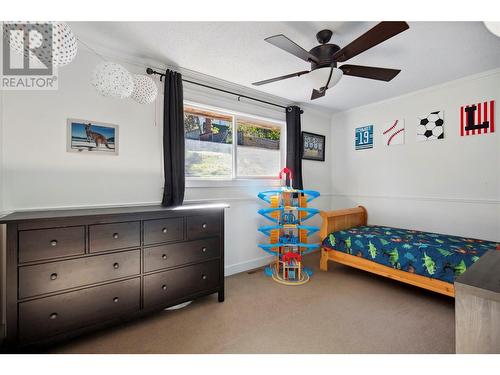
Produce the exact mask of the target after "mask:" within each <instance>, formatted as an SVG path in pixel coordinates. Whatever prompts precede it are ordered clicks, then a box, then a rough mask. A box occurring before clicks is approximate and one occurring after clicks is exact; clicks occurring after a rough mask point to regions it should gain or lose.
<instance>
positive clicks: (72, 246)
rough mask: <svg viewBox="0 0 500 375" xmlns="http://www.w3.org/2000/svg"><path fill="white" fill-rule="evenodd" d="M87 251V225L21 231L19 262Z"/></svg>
mask: <svg viewBox="0 0 500 375" xmlns="http://www.w3.org/2000/svg"><path fill="white" fill-rule="evenodd" d="M83 253H85V227H84V226H78V227H67V228H54V229H37V230H26V231H20V232H19V263H25V262H32V261H36V260H42V259H51V258H58V257H65V256H71V255H80V254H83Z"/></svg>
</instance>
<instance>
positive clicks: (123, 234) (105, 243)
mask: <svg viewBox="0 0 500 375" xmlns="http://www.w3.org/2000/svg"><path fill="white" fill-rule="evenodd" d="M89 238H90V252H99V251H106V250H116V249H124V248H127V247H139V246H140V242H141V225H140V223H139V222H138V221H132V222H128V223H115V224H97V225H91V226H90V227H89Z"/></svg>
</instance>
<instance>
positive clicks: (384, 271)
mask: <svg viewBox="0 0 500 375" xmlns="http://www.w3.org/2000/svg"><path fill="white" fill-rule="evenodd" d="M320 215H321V217H322V218H323V223H322V225H321V230H320V232H319V235H320V237H321V241H323V240H324V239H325V238H326V236H328V235H329V234H330V233H332V232H334V231H339V230H344V229H348V228H352V227H356V226H360V225H366V224H367V219H368V214H367V212H366V209H365V208H364V207H363V206H359V207H356V208H349V209H345V210H336V211H328V212H327V211H321V213H320ZM329 260H332V261H334V262H337V263H341V264H345V265H347V266H351V267H354V268H359V269H361V270H363V271H368V272H371V273H375V274H377V275H381V276H384V277H388V278H390V279H394V280H398V281H401V282H403V283H407V284H411V285H415V286H418V287H420V288H424V289H428V290H431V291H433V292H437V293H441V294H444V295H447V296H450V297H455V287H454V286H453V284H450V283H447V282H445V281H441V280H437V279H432V278H430V277H426V276H421V275H417V274H414V273H410V272H405V271H401V270H397V269H394V268H391V267H388V266H384V265H382V264H379V263H375V262H372V261H370V260H368V259H365V258H361V257H358V256H355V255H350V254H346V253H344V252H341V251H338V250H332V249H329V248H326V247H323V246H322V247H321V260H320V265H319V266H320V268H321V270H322V271H328V261H329Z"/></svg>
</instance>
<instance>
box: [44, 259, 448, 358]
mask: <svg viewBox="0 0 500 375" xmlns="http://www.w3.org/2000/svg"><path fill="white" fill-rule="evenodd" d="M318 262H319V254H313V255H311V256H309V257H307V259H306V263H307V264H308V265H309V266H312V267H313V268H314V271H315V273H314V275H313V277H312V279H311V281H310V282H309V283H307V284H306V285H303V286H297V287H290V286H283V285H279V284H276V283H275V282H273V281H272V280H271V279H270V278H268V277H266V276H264V274H263V272H262V271H258V272H256V273H250V274H248V273H243V274H238V275H233V276H230V277H228V278H226V301H225V302H224V303H217V297H216V295H213V296H209V297H205V298H203V299H200V300H198V301H196V302H193V304H191V305H190V306H189V307H187V308H185V309H183V310H179V311H164V312H160V313H158V314H157V315H153V316H151V317H148V318H146V319H142V320H139V321H134V322H131V323H129V324H126V325H123V326H119V327H116V328H111V329H108V330H104V331H99V332H97V333H93V334H90V335H86V336H84V337H81V338H78V339H76V340H73V341H70V342H66V343H64V344H62V345H60V346H58V347H55V348H53V350H52V352H53V353H453V352H454V345H455V330H454V305H453V299H451V298H448V297H444V296H440V295H438V294H435V293H432V292H426V291H423V290H420V289H418V288H414V287H411V286H406V285H403V284H401V283H398V282H395V281H391V280H388V279H384V278H382V277H378V276H375V275H371V274H368V273H366V272H363V271H358V270H355V269H352V268H350V267H346V266H342V265H337V264H333V263H330V270H329V272H327V273H325V272H321V271H319V269H318Z"/></svg>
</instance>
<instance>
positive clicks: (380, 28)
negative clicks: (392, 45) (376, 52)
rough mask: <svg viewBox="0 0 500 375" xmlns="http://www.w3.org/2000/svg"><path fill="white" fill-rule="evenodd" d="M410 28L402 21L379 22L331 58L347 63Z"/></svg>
mask: <svg viewBox="0 0 500 375" xmlns="http://www.w3.org/2000/svg"><path fill="white" fill-rule="evenodd" d="M409 28H410V26H408V24H407V23H406V22H404V21H398V22H395V21H384V22H380V23H379V24H378V25H377V26H375V27H373V28H372V29H370V30H368V31H367V32H366V33H364V34H363V35H361V36H360V37H359V38H358V39H356V40H354V41H352V42H351V43H350V44H348V45H347V46H345V47H344V48H342V49H340V50H339V51H338V52H336V53H335V54H334V55H333V56H332V58H333V60H335V61H347V60H349V59H351V58H353V57H354V56H356V55H359V54H360V53H361V52H364V51H366V50H367V49H370V48H372V47H375V46H376V45H377V44H379V43H382V42H383V41H385V40H387V39H390V38H392V37H393V36H395V35H398V34H399V33H401V32H403V31H405V30H407V29H409Z"/></svg>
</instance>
